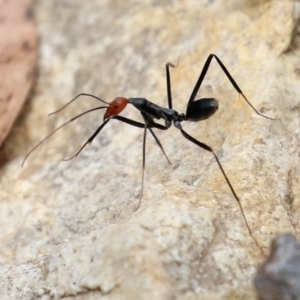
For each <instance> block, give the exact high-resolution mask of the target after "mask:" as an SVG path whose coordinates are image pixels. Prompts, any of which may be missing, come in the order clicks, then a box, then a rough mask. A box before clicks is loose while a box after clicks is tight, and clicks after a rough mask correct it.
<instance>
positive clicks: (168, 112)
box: [22, 54, 276, 254]
mask: <svg viewBox="0 0 300 300" xmlns="http://www.w3.org/2000/svg"><path fill="white" fill-rule="evenodd" d="M213 58H215V60H216V61H217V62H218V64H219V66H220V67H221V68H222V70H223V72H224V73H225V75H226V76H227V78H228V79H229V81H230V82H231V84H232V85H233V87H234V88H235V90H236V91H237V92H238V93H239V95H242V97H243V98H244V100H245V101H246V102H247V103H248V105H249V106H250V107H251V108H252V109H253V110H254V111H255V112H256V114H258V115H260V116H262V117H264V118H266V119H270V120H276V119H274V118H270V117H268V116H265V115H263V114H261V113H259V112H258V111H257V110H256V109H255V107H254V106H253V105H252V104H251V103H250V101H249V100H248V99H247V98H246V96H245V95H244V93H243V92H242V90H241V89H240V88H239V86H238V85H237V83H236V82H235V80H234V79H233V77H232V76H231V75H230V73H229V71H228V70H227V68H226V67H225V66H224V64H223V63H222V62H221V60H220V59H219V58H218V56H217V55H215V54H210V55H209V56H208V58H207V59H206V62H205V64H204V66H203V69H202V71H201V73H200V76H199V78H198V80H197V82H196V85H195V87H194V89H193V92H192V94H191V96H190V99H189V101H188V104H187V110H186V113H185V114H184V113H178V112H177V111H176V110H174V109H173V101H172V93H171V79H170V67H172V68H174V67H175V65H173V64H172V63H169V62H168V63H166V65H165V66H166V81H167V97H168V108H165V107H161V106H158V105H156V104H154V103H152V102H150V101H149V100H147V99H145V98H124V97H117V98H115V99H114V100H113V101H111V102H110V103H108V102H106V101H104V100H103V99H101V98H99V97H96V96H94V95H91V94H86V93H80V94H79V95H77V96H76V97H75V98H73V99H72V100H71V101H69V102H68V103H67V104H65V105H64V106H63V107H62V108H60V109H59V110H57V111H55V112H53V113H51V114H50V115H52V114H55V113H58V112H59V111H61V110H63V109H64V108H65V107H67V106H68V105H69V104H71V103H72V102H73V101H75V100H76V99H77V98H79V97H81V96H88V97H92V98H95V99H97V100H99V101H101V102H102V103H104V104H106V106H99V107H95V108H93V109H89V110H87V111H85V112H83V113H81V114H79V115H77V116H75V117H74V118H72V119H70V120H69V121H67V122H65V123H64V124H62V125H61V126H59V127H58V128H56V129H55V130H53V131H52V132H51V133H50V134H49V135H47V136H46V137H45V138H44V139H43V140H42V141H40V142H39V143H38V144H37V145H36V146H35V147H34V148H33V149H31V150H30V151H29V152H28V154H27V155H26V156H25V158H24V160H23V162H22V166H23V165H24V163H25V161H26V159H27V158H28V156H29V155H30V154H31V153H32V152H33V151H34V150H35V149H36V148H38V147H39V146H40V145H41V144H42V143H43V142H44V141H45V140H47V139H48V138H49V137H50V136H52V135H53V134H54V133H55V132H56V131H58V130H59V129H61V128H62V127H64V126H65V125H67V124H68V123H70V122H72V121H74V120H76V119H78V118H79V117H81V116H83V115H85V114H87V113H90V112H92V111H95V110H100V109H105V108H106V112H105V114H104V117H103V123H102V124H101V125H100V126H99V128H98V129H97V130H96V131H95V132H94V133H93V135H92V136H91V137H90V138H89V139H88V140H87V141H86V142H85V143H84V144H83V145H82V147H81V148H80V149H79V150H78V151H77V152H76V153H75V155H73V156H72V157H70V158H67V159H64V161H68V160H71V159H73V158H75V157H76V156H77V155H78V154H79V153H80V152H81V151H82V150H83V149H84V148H85V146H87V145H88V144H91V143H92V141H93V140H94V138H95V137H96V136H97V135H98V134H99V133H100V131H101V130H102V129H103V128H104V126H105V125H106V124H107V123H108V122H109V121H110V120H112V119H116V120H119V121H121V122H124V123H127V124H129V125H132V126H135V127H138V128H143V129H144V136H143V167H142V183H141V192H140V197H139V202H138V204H137V206H136V208H135V209H134V211H136V210H137V209H138V208H139V207H140V204H141V200H142V196H143V187H144V173H145V161H146V155H145V152H146V133H147V130H149V131H150V133H151V134H152V136H153V138H154V139H155V141H156V143H157V145H158V146H159V148H160V149H161V151H162V153H163V154H164V156H165V157H166V159H167V161H168V163H169V164H171V162H170V160H169V158H168V157H167V155H166V153H165V151H164V148H163V146H162V144H161V143H160V141H159V139H158V138H157V136H156V135H155V133H154V131H153V128H156V129H159V130H167V129H169V128H170V126H171V125H172V123H173V124H174V126H175V127H176V128H177V129H179V130H180V132H181V134H182V135H183V136H184V137H185V138H186V139H187V140H189V141H190V142H192V143H194V144H196V145H197V146H199V147H200V148H202V149H204V150H206V151H209V152H210V153H212V155H213V156H214V158H215V160H216V161H217V164H218V166H219V168H220V170H221V172H222V174H223V176H224V178H225V180H226V182H227V184H228V186H229V188H230V190H231V192H232V194H233V196H234V198H235V200H236V201H237V203H238V206H239V209H240V211H241V213H242V216H243V219H244V222H245V224H246V227H247V229H248V232H249V234H250V236H251V237H252V238H253V240H254V241H255V243H256V245H257V246H258V247H259V249H260V251H261V252H262V254H263V251H262V248H261V247H260V245H259V243H258V242H257V240H256V238H255V237H254V236H253V234H252V231H251V229H250V226H249V224H248V221H247V219H246V216H245V213H244V210H243V208H242V205H241V201H240V198H239V197H238V196H237V194H236V192H235V190H234V188H233V186H232V184H231V183H230V181H229V178H228V177H227V175H226V173H225V171H224V169H223V166H222V164H221V162H220V160H219V158H218V157H217V155H216V154H215V152H214V150H213V149H212V148H211V147H210V146H208V145H206V144H205V143H203V142H201V141H198V140H196V139H195V138H193V137H192V136H190V135H189V134H188V133H187V132H186V131H184V130H183V128H182V126H181V123H182V122H183V121H191V122H199V121H203V120H206V119H208V118H209V117H210V116H212V115H213V114H214V113H215V112H216V111H217V109H218V101H217V100H216V99H214V98H202V99H198V100H195V98H196V96H197V93H198V91H199V89H200V87H201V84H202V82H203V79H204V77H205V75H206V73H207V70H208V68H209V66H210V63H211V61H212V59H213ZM127 104H131V105H133V106H134V107H135V108H136V109H138V110H139V111H140V113H141V115H142V117H143V119H144V122H145V123H140V122H137V121H134V120H131V119H128V118H125V117H122V116H120V115H119V114H120V113H121V112H122V111H123V110H124V109H125V107H126V105H127ZM155 119H163V120H164V122H165V124H164V125H161V124H159V123H156V122H155Z"/></svg>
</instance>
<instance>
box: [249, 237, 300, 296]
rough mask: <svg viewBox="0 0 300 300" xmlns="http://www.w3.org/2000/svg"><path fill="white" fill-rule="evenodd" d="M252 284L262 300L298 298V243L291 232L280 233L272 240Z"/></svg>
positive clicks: (299, 264) (299, 276)
mask: <svg viewBox="0 0 300 300" xmlns="http://www.w3.org/2000/svg"><path fill="white" fill-rule="evenodd" d="M254 285H255V288H256V291H257V294H258V296H259V299H262V300H276V299H278V300H279V299H286V300H288V299H291V300H292V299H295V300H297V299H300V244H299V243H297V241H296V239H295V237H294V236H293V235H292V234H282V235H280V236H278V237H276V238H275V239H274V240H273V241H272V244H271V251H270V254H269V256H268V258H267V259H266V260H265V261H264V263H263V264H262V265H261V266H260V267H259V269H258V271H257V274H256V276H255V279H254Z"/></svg>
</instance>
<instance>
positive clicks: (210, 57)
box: [188, 54, 277, 120]
mask: <svg viewBox="0 0 300 300" xmlns="http://www.w3.org/2000/svg"><path fill="white" fill-rule="evenodd" d="M213 58H215V59H216V61H217V62H218V64H219V66H220V67H221V68H222V70H223V72H224V73H225V75H226V76H227V78H228V79H229V81H230V82H231V84H232V85H233V87H234V88H235V90H236V91H237V92H238V93H239V94H240V95H242V97H243V98H244V100H245V101H246V102H247V103H248V105H249V106H250V107H251V108H252V109H253V110H254V111H255V112H256V113H257V114H258V115H260V116H261V117H264V118H266V119H269V120H277V119H275V118H271V117H268V116H265V115H264V114H262V113H260V112H258V111H257V109H256V108H255V107H254V106H253V105H252V104H251V102H250V101H249V100H248V99H247V97H246V96H245V95H244V93H243V92H242V90H241V89H240V87H239V86H238V85H237V83H236V82H235V80H234V79H233V77H232V76H231V75H230V73H229V71H228V70H227V68H226V67H225V66H224V64H223V63H222V62H221V60H220V59H219V58H218V56H217V55H215V54H210V55H209V56H208V58H207V59H206V62H205V64H204V66H203V69H202V71H201V74H200V76H199V78H198V80H197V83H196V85H195V87H194V90H193V92H192V94H191V97H190V99H189V102H188V106H189V104H190V103H191V102H192V101H194V100H195V98H196V96H197V93H198V91H199V89H200V86H201V84H202V81H203V79H204V77H205V75H206V73H207V70H208V68H209V66H210V63H211V61H212V59H213Z"/></svg>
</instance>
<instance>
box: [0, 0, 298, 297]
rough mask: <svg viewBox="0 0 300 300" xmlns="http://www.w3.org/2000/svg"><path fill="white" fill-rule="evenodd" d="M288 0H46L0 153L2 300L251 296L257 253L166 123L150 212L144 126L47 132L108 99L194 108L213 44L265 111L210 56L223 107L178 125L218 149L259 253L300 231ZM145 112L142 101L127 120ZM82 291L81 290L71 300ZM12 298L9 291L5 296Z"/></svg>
mask: <svg viewBox="0 0 300 300" xmlns="http://www.w3.org/2000/svg"><path fill="white" fill-rule="evenodd" d="M294 3H295V2H294V1H292V0H287V1H257V2H255V5H254V4H253V2H251V1H247V0H244V1H235V0H231V1H227V2H226V6H225V5H224V4H223V1H214V2H208V1H205V2H203V1H201V2H199V1H194V0H187V1H184V2H169V1H168V2H161V1H152V2H143V3H141V2H134V1H133V2H121V1H116V2H113V4H112V2H111V1H89V2H84V3H83V2H82V1H74V0H72V1H66V2H61V1H39V2H38V3H37V7H36V17H37V22H38V26H39V32H40V44H41V48H40V64H39V65H40V77H39V80H38V83H37V86H36V89H35V92H34V94H33V97H32V99H30V100H29V101H28V103H27V105H26V107H25V109H24V111H23V113H22V115H21V118H20V120H19V121H18V123H17V125H16V126H15V127H14V129H13V132H12V134H11V136H10V137H9V139H8V140H7V142H6V144H5V146H4V147H3V149H2V150H1V153H0V157H1V159H0V161H1V167H2V168H1V170H0V172H1V174H0V176H1V177H0V178H1V189H0V199H1V202H0V220H1V221H0V222H1V223H0V226H1V233H2V234H1V235H0V243H1V252H0V262H1V265H2V268H1V271H0V285H1V287H0V295H1V298H3V299H49V298H51V297H52V298H54V299H60V298H63V297H65V298H66V299H68V298H69V299H71V298H72V299H105V300H107V299H184V300H186V299H189V300H190V299H255V298H256V293H255V290H254V288H253V286H252V281H253V276H254V274H255V270H256V266H257V265H258V264H259V262H260V261H261V260H262V259H263V258H264V256H263V255H262V254H261V252H260V249H259V248H258V247H257V245H256V244H255V242H254V240H253V239H252V238H251V236H249V232H248V231H247V228H246V226H245V223H244V220H243V218H242V215H241V211H240V209H239V206H238V203H237V202H236V200H235V198H234V197H233V195H232V193H231V191H230V189H229V187H228V185H227V183H226V181H225V179H224V176H223V175H222V173H221V171H220V169H219V167H218V165H217V163H216V161H215V159H213V158H212V155H211V154H210V153H208V152H206V151H204V150H202V149H200V148H199V147H197V146H196V145H194V144H192V143H191V142H189V141H188V140H186V139H185V138H184V137H183V136H182V135H181V133H180V131H179V130H178V129H176V128H174V127H172V128H171V129H170V130H168V131H161V132H160V131H159V130H156V131H155V132H156V134H157V136H158V138H159V139H160V141H161V143H162V144H163V146H164V149H165V151H166V153H167V155H168V157H169V158H170V160H171V162H172V165H171V166H170V165H169V164H168V162H167V161H166V159H165V158H164V156H163V155H162V153H161V151H160V149H159V147H157V145H156V143H155V141H154V139H153V138H152V137H151V135H150V134H148V136H147V145H146V146H147V156H146V173H145V182H144V196H143V200H142V203H141V207H140V209H139V210H138V211H136V212H133V209H134V207H135V206H136V204H137V202H138V199H139V193H140V184H141V169H142V139H143V131H142V130H141V129H139V128H134V127H132V126H129V125H126V124H123V123H121V122H118V121H116V120H115V121H111V122H109V123H108V124H107V126H106V127H105V128H104V129H103V131H102V132H101V133H100V134H99V136H98V137H97V138H96V139H95V140H94V141H93V143H92V145H89V146H88V147H86V149H85V150H84V151H83V152H82V153H81V154H80V155H79V156H78V157H77V158H76V159H73V160H71V161H69V162H61V159H63V158H67V157H70V156H72V155H73V154H74V153H75V152H76V151H77V150H78V149H79V148H80V147H81V145H82V144H83V143H84V142H85V141H86V140H87V139H88V138H89V137H90V136H91V135H92V134H93V133H94V132H95V130H96V129H97V128H98V127H99V126H100V125H101V123H102V119H103V114H104V112H103V113H102V112H100V113H99V112H98V113H97V112H94V113H91V114H89V116H86V117H82V118H80V119H78V120H76V121H74V122H72V123H71V124H69V125H68V126H66V127H65V128H64V129H62V130H60V131H59V132H57V133H56V134H55V135H53V137H52V138H51V139H49V140H48V141H47V142H45V143H44V144H43V146H41V147H40V148H39V149H38V150H36V151H35V152H34V153H32V155H31V156H30V157H29V158H28V160H27V161H26V164H25V166H24V167H23V168H20V165H21V162H22V160H23V158H24V156H25V155H26V153H27V152H28V151H29V150H30V149H31V148H32V147H33V146H34V145H36V144H37V143H38V142H39V141H40V140H41V139H42V138H43V137H45V136H46V135H47V134H48V133H49V132H50V131H51V130H53V129H54V128H56V127H58V126H59V125H61V124H62V123H63V122H65V121H66V120H68V119H70V118H72V117H73V116H75V115H78V114H80V113H81V112H83V111H85V110H88V109H90V108H92V107H95V106H97V105H102V103H100V102H98V101H97V100H93V99H89V98H87V97H82V98H81V99H78V100H76V101H75V102H74V103H72V104H71V105H70V106H68V107H67V108H66V109H64V110H63V111H61V112H59V113H57V114H55V115H52V116H50V117H49V118H48V117H47V114H48V113H51V112H52V111H55V110H57V109H59V108H60V107H62V106H63V105H64V104H65V103H67V102H68V101H69V100H70V99H72V98H73V97H74V96H75V95H77V94H78V93H80V92H85V93H92V94H94V95H97V96H99V97H101V98H102V99H104V100H106V101H111V100H112V99H114V98H115V97H118V96H124V97H146V98H147V99H149V100H150V101H152V102H154V103H156V104H158V105H161V106H166V105H167V98H166V80H165V63H166V62H168V61H170V62H172V63H174V64H176V63H177V61H178V58H179V57H180V61H179V65H178V66H177V67H176V68H175V69H172V70H171V80H172V95H173V107H174V109H176V110H177V111H178V112H180V113H181V112H185V111H186V105H187V102H188V99H189V97H190V95H191V93H192V90H193V88H194V86H195V83H196V81H197V79H198V77H199V74H200V72H201V70H202V67H203V65H204V63H205V61H206V58H207V57H208V55H209V54H210V53H215V54H217V55H218V57H220V59H221V60H222V62H223V63H224V65H225V66H226V67H227V69H228V70H229V72H230V74H231V75H232V77H233V78H234V79H235V80H236V81H237V84H238V85H239V87H240V88H241V89H242V91H243V93H244V94H245V95H246V96H247V98H248V99H249V101H251V103H252V105H254V106H255V107H256V108H257V110H258V111H259V112H261V113H263V114H265V115H268V116H270V117H273V118H277V119H280V120H268V119H265V118H263V117H261V116H258V115H257V114H256V113H255V112H254V111H253V110H252V109H251V107H249V105H247V103H246V102H245V101H244V99H243V98H242V97H240V96H239V95H238V93H237V92H236V91H235V89H234V87H233V86H232V84H231V83H230V82H229V80H228V79H227V78H226V76H224V73H223V72H222V70H221V68H220V67H219V66H218V65H217V63H216V62H215V61H213V62H212V65H211V68H210V69H209V71H208V74H207V76H206V78H205V80H204V82H203V84H202V86H201V90H200V92H199V95H198V96H199V98H200V97H206V98H210V97H214V98H216V99H217V100H218V101H219V109H218V111H217V112H216V114H215V115H214V116H212V117H211V118H210V119H209V120H207V121H203V122H200V123H192V122H183V123H182V126H183V128H184V130H186V131H187V132H188V133H189V134H190V135H192V136H193V137H194V138H195V139H198V140H200V141H202V142H204V143H206V144H208V145H210V146H211V147H212V148H213V149H214V151H215V152H216V154H217V155H218V157H219V159H220V161H221V163H222V166H223V168H224V170H225V172H226V174H227V176H228V178H229V179H230V182H231V184H232V185H233V187H234V189H235V190H236V193H237V195H238V196H239V198H240V200H241V205H242V207H243V209H244V213H245V216H246V218H247V220H248V223H249V226H250V228H251V230H252V232H253V236H254V237H255V238H256V240H257V241H258V243H259V245H260V247H261V248H262V249H263V251H264V253H265V254H266V253H267V248H268V246H269V243H270V241H271V240H272V239H273V238H274V236H276V235H277V234H280V233H282V232H293V233H294V234H295V235H296V236H298V235H299V218H298V215H299V213H298V211H299V199H300V198H299V186H300V185H299V172H300V169H299V167H298V166H300V163H299V132H300V131H299V99H300V97H299V93H300V90H299V68H300V65H299V59H298V57H299V53H298V51H299V50H298V49H299V47H298V45H299V43H298V39H297V34H296V32H297V24H298V20H299V15H297V10H296V8H297V7H295V6H294ZM122 115H123V116H125V117H127V118H132V119H134V120H137V121H141V116H140V114H139V112H138V111H136V110H135V109H134V108H133V107H128V109H127V108H126V110H125V111H124V113H122ZM74 295H76V296H74ZM5 297H6V298H5Z"/></svg>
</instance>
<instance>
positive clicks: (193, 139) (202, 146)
mask: <svg viewBox="0 0 300 300" xmlns="http://www.w3.org/2000/svg"><path fill="white" fill-rule="evenodd" d="M179 129H180V131H181V133H182V135H183V136H184V137H185V138H186V139H187V140H189V141H190V142H192V143H194V144H196V145H197V146H199V147H201V148H202V149H204V150H206V151H209V152H210V153H212V155H213V156H214V158H215V159H216V161H217V163H218V165H219V168H220V170H221V172H222V174H223V176H224V178H225V180H226V182H227V184H228V186H229V188H230V190H231V192H232V194H233V196H234V198H235V200H236V201H237V203H238V205H239V208H240V211H241V213H242V216H243V219H244V222H245V224H246V227H247V229H248V232H249V234H250V236H251V237H252V239H253V241H254V242H255V244H256V245H257V247H258V248H259V250H260V252H261V254H262V255H263V256H265V254H264V252H263V249H262V247H261V246H260V245H259V243H258V241H257V240H256V238H255V237H254V235H253V233H252V230H251V229H250V226H249V224H248V221H247V218H246V215H245V213H244V209H243V207H242V204H241V200H240V198H239V197H238V195H237V194H236V192H235V190H234V188H233V186H232V185H231V183H230V181H229V178H228V177H227V175H226V173H225V171H224V169H223V167H222V164H221V162H220V161H219V158H218V157H217V155H216V154H215V152H214V150H213V149H212V148H211V147H209V146H208V145H206V144H204V143H202V142H200V141H198V140H196V139H195V138H193V137H192V136H190V135H189V134H188V133H186V132H185V131H184V130H183V129H182V128H181V127H180V128H179Z"/></svg>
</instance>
